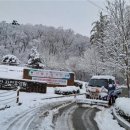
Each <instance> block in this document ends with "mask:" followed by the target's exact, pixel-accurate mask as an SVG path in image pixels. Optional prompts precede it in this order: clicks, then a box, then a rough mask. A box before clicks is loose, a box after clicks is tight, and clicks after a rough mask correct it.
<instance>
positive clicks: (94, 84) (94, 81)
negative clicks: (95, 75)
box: [88, 79, 108, 88]
mask: <svg viewBox="0 0 130 130" xmlns="http://www.w3.org/2000/svg"><path fill="white" fill-rule="evenodd" d="M88 86H92V87H102V86H104V87H105V88H108V80H107V79H91V80H90V81H89V84H88Z"/></svg>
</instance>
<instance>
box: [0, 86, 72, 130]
mask: <svg viewBox="0 0 130 130" xmlns="http://www.w3.org/2000/svg"><path fill="white" fill-rule="evenodd" d="M3 92H6V91H4V90H0V93H3ZM58 96H59V97H60V95H56V94H54V88H48V91H47V94H42V93H41V94H40V93H25V92H20V102H21V103H22V105H20V106H18V105H17V104H16V100H14V101H13V102H11V104H8V105H11V107H10V108H6V109H5V110H1V111H0V129H2V130H6V129H7V126H8V125H9V124H10V121H11V120H12V119H13V118H15V117H17V116H19V115H20V114H23V113H25V112H27V111H28V112H30V110H32V109H35V108H40V107H41V106H46V104H56V102H61V101H62V102H63V103H64V102H65V101H71V100H73V99H74V97H66V98H56V99H55V98H54V99H45V98H50V97H58ZM28 112H27V113H28ZM5 124H6V125H5Z"/></svg>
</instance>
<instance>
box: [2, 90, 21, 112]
mask: <svg viewBox="0 0 130 130" xmlns="http://www.w3.org/2000/svg"><path fill="white" fill-rule="evenodd" d="M19 90H20V88H18V89H14V90H0V110H4V109H5V108H9V107H11V106H13V105H16V103H19Z"/></svg>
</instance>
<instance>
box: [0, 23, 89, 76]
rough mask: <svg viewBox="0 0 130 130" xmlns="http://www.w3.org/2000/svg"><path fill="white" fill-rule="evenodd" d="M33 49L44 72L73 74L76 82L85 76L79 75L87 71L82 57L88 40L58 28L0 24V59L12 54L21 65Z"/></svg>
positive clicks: (87, 48)
mask: <svg viewBox="0 0 130 130" xmlns="http://www.w3.org/2000/svg"><path fill="white" fill-rule="evenodd" d="M33 46H35V47H36V48H37V50H38V52H39V54H40V57H41V59H42V61H43V62H44V64H45V65H46V67H47V68H51V69H60V70H70V71H75V72H76V73H79V74H78V76H79V78H83V77H84V76H83V75H85V74H82V73H80V71H83V70H84V71H85V73H86V72H89V70H90V68H89V69H86V65H85V64H86V63H85V61H86V53H87V52H88V50H89V49H90V43H89V38H88V37H85V36H82V35H80V34H75V33H74V32H73V31H72V30H71V29H67V30H64V29H63V28H61V27H59V28H54V27H47V26H43V25H31V24H27V25H22V24H19V23H17V21H13V22H12V23H6V22H5V21H2V22H0V58H2V57H3V56H4V55H6V54H13V55H15V56H17V57H18V58H19V60H20V61H21V65H24V64H26V63H27V60H28V55H29V53H30V51H31V48H32V47H33ZM79 63H80V64H79ZM87 64H89V63H87Z"/></svg>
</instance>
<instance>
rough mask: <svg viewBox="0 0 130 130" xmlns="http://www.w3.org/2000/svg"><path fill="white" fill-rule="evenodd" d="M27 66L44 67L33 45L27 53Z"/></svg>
mask: <svg viewBox="0 0 130 130" xmlns="http://www.w3.org/2000/svg"><path fill="white" fill-rule="evenodd" d="M27 66H29V67H32V68H44V67H45V66H44V64H43V63H42V62H41V59H40V55H39V53H38V52H37V49H36V48H35V47H33V48H32V49H31V53H30V54H29V57H28V63H27Z"/></svg>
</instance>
